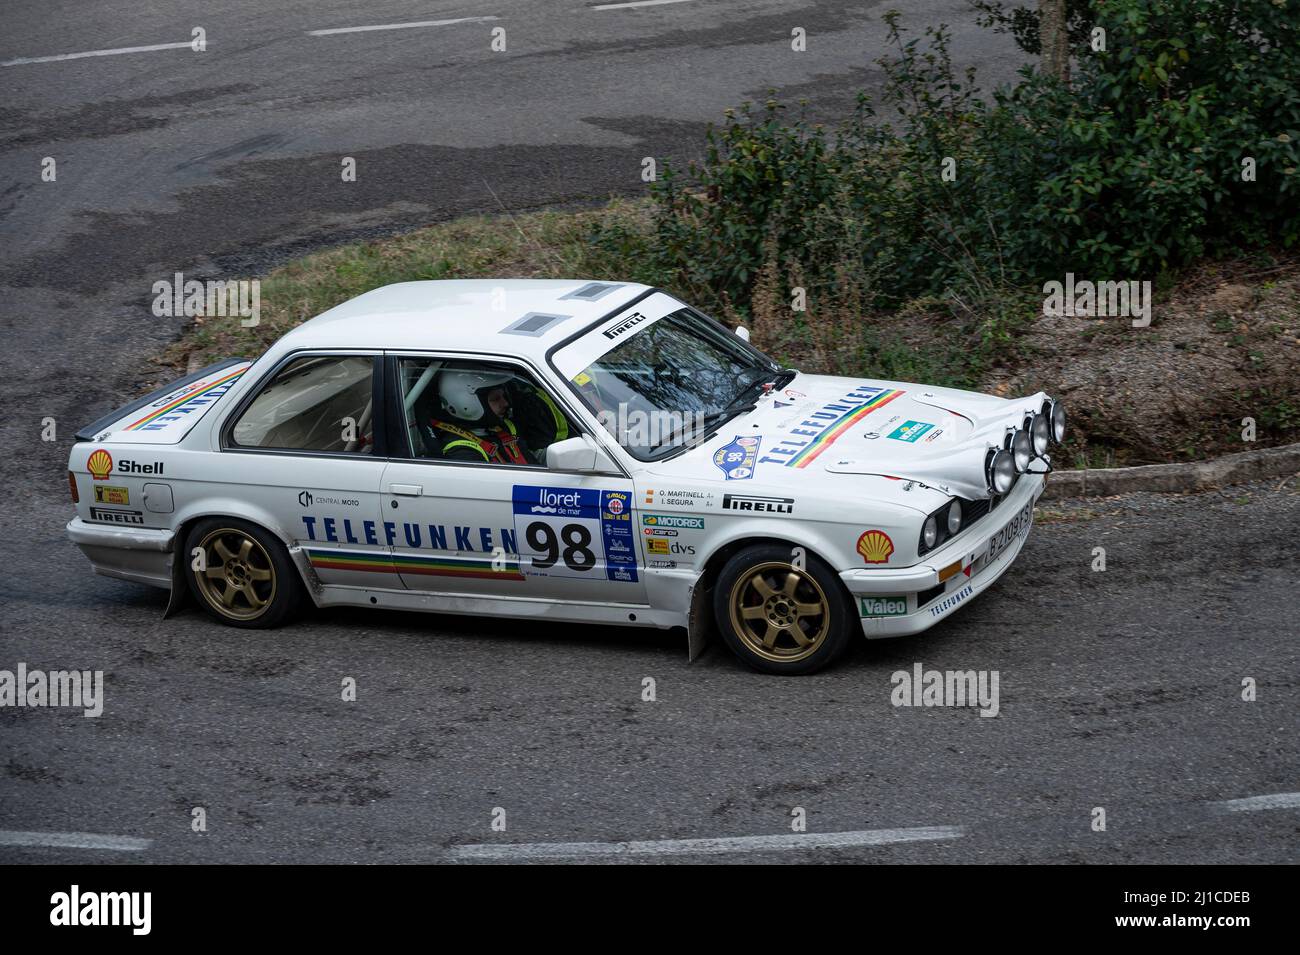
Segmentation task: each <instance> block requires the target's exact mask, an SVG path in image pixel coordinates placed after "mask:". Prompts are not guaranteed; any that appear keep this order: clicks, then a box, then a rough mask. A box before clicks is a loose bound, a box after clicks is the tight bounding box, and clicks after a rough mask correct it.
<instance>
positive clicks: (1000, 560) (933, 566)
mask: <svg viewBox="0 0 1300 955" xmlns="http://www.w3.org/2000/svg"><path fill="white" fill-rule="evenodd" d="M1046 483H1047V478H1046V475H1043V474H1029V475H1025V476H1024V477H1022V478H1021V479H1020V480H1019V481H1017V482H1016V486H1015V487H1014V488H1012V490H1011V493H1010V494H1009V495H1008V496H1007V497H1006V498H1005V499H1004V500H1003V501H1002V502H1001V503H999V504H998V506H997V509H996V510H995V511H993V512H992V513H991V514H989V515H988V516H987V517H985V518H984V519H983V520H982V521H981V522H980V524H979V525H973V527H975V526H978V528H979V529H978V531H973V532H972V533H965V534H959V535H958V536H957V537H956V538H954V539H953V540H952V541H950V542H949V543H947V544H945V545H944V546H943V547H941V548H939V550H937V551H933V552H932V553H929V554H926V556H925V562H924V563H921V564H916V565H914V566H912V567H902V568H897V569H894V570H884V569H882V570H870V569H865V568H854V569H853V570H846V571H843V572H841V573H840V579H841V580H843V581H844V585H845V586H846V587H847V588H848V591H849V593H850V594H851V595H852V597H853V600H854V602H855V603H856V604H857V605H858V608H859V611H860V612H862V613H863V614H864V616H863V617H862V632H863V633H864V634H865V635H866V637H867V638H868V639H878V638H880V637H901V636H906V635H908V634H913V633H920V632H921V631H922V630H926V629H928V628H929V627H932V626H934V624H936V623H938V622H939V621H940V620H942V619H943V618H944V617H946V616H948V615H949V614H951V613H953V612H954V611H955V610H956V609H957V608H958V607H960V606H962V605H963V604H966V603H968V602H969V601H970V600H972V599H974V598H975V597H976V596H978V595H979V594H980V593H981V592H982V591H983V590H984V589H985V588H987V587H988V586H989V585H990V584H992V583H993V582H994V581H996V580H997V579H998V578H999V577H1001V576H1002V575H1003V573H1005V572H1006V569H1007V568H1008V567H1010V566H1011V564H1012V562H1013V561H1014V560H1015V559H1016V556H1017V555H1018V554H1019V553H1020V550H1021V548H1022V547H1024V545H1025V541H1026V540H1027V539H1028V537H1029V528H1028V527H1026V528H1025V529H1024V530H1023V531H1022V532H1020V534H1019V535H1018V536H1017V537H1016V539H1015V540H1014V541H1012V542H1011V543H1009V544H1008V545H1007V546H1006V547H1005V548H1004V549H1003V550H1002V551H1001V552H1000V553H999V554H998V555H997V556H996V557H995V558H994V559H993V560H992V561H989V560H988V559H987V557H988V552H989V544H990V542H991V540H992V538H993V536H994V535H995V534H996V533H997V532H998V531H999V530H1001V529H1002V527H1003V526H1004V525H1006V524H1007V522H1009V521H1010V520H1012V519H1013V518H1014V517H1015V515H1017V514H1019V513H1020V512H1021V511H1022V510H1023V509H1024V508H1025V507H1026V506H1029V508H1030V511H1031V513H1032V509H1033V504H1034V503H1035V502H1037V500H1038V498H1039V497H1040V496H1041V495H1042V493H1043V488H1044V486H1045V485H1046ZM957 563H960V564H961V565H962V567H963V568H969V569H970V573H969V574H967V573H965V572H962V571H959V572H957V573H956V574H954V575H953V576H951V577H949V578H948V579H947V580H945V581H940V580H939V571H940V569H941V568H944V567H950V566H951V565H953V564H957ZM862 598H866V601H867V603H866V605H865V606H864V603H863V599H862ZM918 598H920V599H922V600H924V602H923V603H919V604H918ZM867 614H870V615H867Z"/></svg>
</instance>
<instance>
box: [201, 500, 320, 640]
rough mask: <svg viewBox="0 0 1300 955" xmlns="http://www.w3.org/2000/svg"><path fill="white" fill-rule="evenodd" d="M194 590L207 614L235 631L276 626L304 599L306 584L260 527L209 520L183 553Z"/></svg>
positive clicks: (271, 538) (219, 519) (245, 522)
mask: <svg viewBox="0 0 1300 955" xmlns="http://www.w3.org/2000/svg"><path fill="white" fill-rule="evenodd" d="M181 557H182V559H184V560H185V561H186V562H187V564H188V567H189V571H188V573H187V574H186V576H187V577H188V579H189V582H190V591H191V592H192V593H193V594H194V596H195V598H197V600H198V602H199V603H200V604H201V605H202V606H203V608H204V609H205V610H207V612H208V613H210V614H211V615H212V616H214V617H216V618H217V620H219V621H221V622H222V623H225V624H229V625H230V626H233V627H249V628H263V627H276V626H279V625H280V624H281V623H283V622H284V621H285V620H286V619H287V618H288V617H289V616H290V615H291V614H292V613H293V612H294V611H295V610H297V609H298V605H299V603H300V601H301V599H302V582H301V581H300V580H299V578H298V571H297V570H296V569H295V568H294V566H293V562H292V561H290V559H289V555H288V553H287V552H286V551H285V549H284V546H283V545H282V544H281V543H280V542H279V541H278V540H276V539H275V538H274V537H273V536H272V535H271V534H269V533H268V532H267V531H265V530H263V529H262V528H260V527H258V526H257V525H256V524H250V523H249V522H248V521H241V520H238V519H237V518H233V517H225V518H205V519H204V520H201V521H199V522H198V523H197V524H195V525H194V527H193V528H191V529H190V532H189V534H187V535H186V538H185V553H184V554H183V555H181Z"/></svg>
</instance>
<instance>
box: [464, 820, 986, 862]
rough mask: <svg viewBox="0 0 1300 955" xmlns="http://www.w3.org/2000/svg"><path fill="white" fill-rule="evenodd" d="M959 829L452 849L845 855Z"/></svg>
mask: <svg viewBox="0 0 1300 955" xmlns="http://www.w3.org/2000/svg"><path fill="white" fill-rule="evenodd" d="M963 834H964V833H963V830H962V828H961V827H960V826H925V827H920V828H916V829H864V830H861V831H858V832H809V833H792V834H791V835H780V836H731V837H727V838H719V839H648V840H644V841H639V842H524V843H514V844H511V843H496V844H479V845H467V846H453V847H452V848H451V849H450V850H448V851H449V854H450V855H451V857H452V858H453V859H476V860H482V859H510V860H526V859H590V858H596V857H601V856H671V855H700V854H703V855H719V854H721V853H725V852H773V851H777V850H788V849H843V848H848V847H853V846H880V845H887V844H890V843H895V842H931V841H935V840H939V839H959V838H961V836H962V835H963Z"/></svg>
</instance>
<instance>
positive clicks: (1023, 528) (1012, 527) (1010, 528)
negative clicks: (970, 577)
mask: <svg viewBox="0 0 1300 955" xmlns="http://www.w3.org/2000/svg"><path fill="white" fill-rule="evenodd" d="M1033 520H1034V502H1033V501H1030V502H1029V503H1028V504H1026V505H1025V506H1024V507H1022V508H1021V509H1020V513H1018V514H1017V515H1016V516H1015V517H1013V518H1011V520H1009V521H1007V524H1006V526H1005V527H1003V528H1002V529H1001V530H1000V531H998V532H997V533H996V534H994V535H993V536H992V537H991V538H989V556H988V557H987V558H986V563H989V564H991V563H993V561H995V560H997V559H998V555H999V554H1001V553H1002V552H1003V551H1004V550H1006V549H1007V548H1008V547H1009V546H1010V545H1011V544H1012V543H1013V542H1014V541H1015V540H1016V538H1018V537H1020V536H1021V535H1022V534H1028V533H1029V525H1030V524H1031V523H1032V522H1033Z"/></svg>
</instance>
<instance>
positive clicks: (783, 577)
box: [713, 544, 859, 676]
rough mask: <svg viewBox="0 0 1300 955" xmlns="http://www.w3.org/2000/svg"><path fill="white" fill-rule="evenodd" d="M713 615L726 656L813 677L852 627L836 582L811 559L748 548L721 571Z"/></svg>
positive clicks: (782, 550) (769, 547)
mask: <svg viewBox="0 0 1300 955" xmlns="http://www.w3.org/2000/svg"><path fill="white" fill-rule="evenodd" d="M713 613H714V617H715V618H716V620H717V623H718V629H719V630H720V631H721V632H722V637H723V639H724V640H725V641H726V643H727V646H728V647H730V648H731V651H732V652H733V653H735V654H736V656H738V657H740V659H741V660H743V661H744V662H745V663H747V664H749V666H751V667H753V668H754V669H755V670H761V671H762V672H764V673H777V674H784V675H792V676H793V675H800V674H806V673H815V672H816V671H818V670H820V669H822V667H825V666H827V665H828V664H830V663H832V662H834V661H835V659H836V658H838V657H839V656H840V655H841V654H842V653H843V652H844V651H845V650H846V649H847V648H848V646H849V642H850V640H852V638H853V634H854V633H855V632H856V630H857V628H858V626H859V624H858V618H857V615H856V614H855V613H854V612H853V606H852V604H851V603H850V601H849V599H848V597H846V596H845V594H844V591H843V588H842V587H841V586H840V581H839V578H838V577H836V575H835V573H834V572H833V571H832V570H831V569H830V568H829V567H827V566H826V564H825V563H824V562H823V561H821V560H819V559H818V558H816V557H813V556H812V555H808V556H807V557H806V558H805V559H804V561H803V567H802V568H800V567H796V566H795V564H794V561H793V555H792V554H791V552H790V548H789V547H782V546H780V545H777V544H756V545H754V546H752V547H746V548H745V549H744V550H742V551H740V552H739V553H737V554H735V555H734V556H733V557H732V558H731V559H730V560H728V561H727V563H726V564H725V565H723V568H722V572H721V573H720V574H719V575H718V581H717V585H716V586H715V587H714V591H713Z"/></svg>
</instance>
